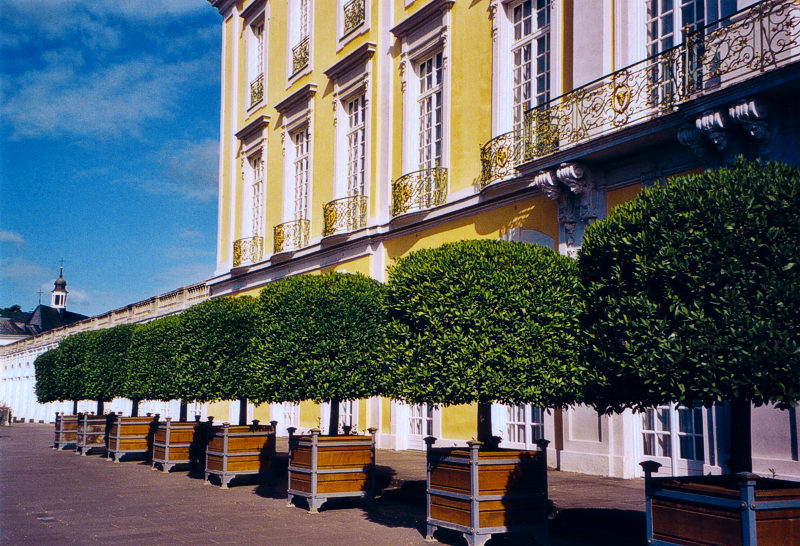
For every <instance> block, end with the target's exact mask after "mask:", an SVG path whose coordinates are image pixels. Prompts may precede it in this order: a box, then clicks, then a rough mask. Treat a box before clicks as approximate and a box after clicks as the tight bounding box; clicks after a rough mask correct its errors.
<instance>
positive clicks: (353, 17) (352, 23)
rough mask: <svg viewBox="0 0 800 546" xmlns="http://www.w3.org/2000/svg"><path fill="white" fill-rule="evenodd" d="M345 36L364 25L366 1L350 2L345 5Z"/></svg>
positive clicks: (355, 0) (353, 0) (352, 0)
mask: <svg viewBox="0 0 800 546" xmlns="http://www.w3.org/2000/svg"><path fill="white" fill-rule="evenodd" d="M343 10H344V28H343V29H342V30H343V34H344V35H345V36H347V35H348V34H350V33H351V32H353V31H354V30H355V29H357V28H358V27H360V26H361V25H363V24H364V0H350V2H347V3H346V4H345V5H344V8H343Z"/></svg>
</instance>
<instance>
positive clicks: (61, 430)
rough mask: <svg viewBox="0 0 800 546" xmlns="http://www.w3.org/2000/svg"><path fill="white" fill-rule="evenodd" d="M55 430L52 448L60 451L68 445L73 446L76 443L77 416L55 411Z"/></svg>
mask: <svg viewBox="0 0 800 546" xmlns="http://www.w3.org/2000/svg"><path fill="white" fill-rule="evenodd" d="M55 432H56V437H55V440H54V441H53V449H58V450H59V451H60V450H62V449H64V448H66V447H68V446H70V447H75V446H76V445H77V443H78V416H77V415H66V414H64V413H59V412H56V425H55Z"/></svg>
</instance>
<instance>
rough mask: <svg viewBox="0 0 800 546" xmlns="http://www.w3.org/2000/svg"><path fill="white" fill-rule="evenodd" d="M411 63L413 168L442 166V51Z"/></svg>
mask: <svg viewBox="0 0 800 546" xmlns="http://www.w3.org/2000/svg"><path fill="white" fill-rule="evenodd" d="M415 65H416V66H415V68H416V76H417V80H418V93H417V113H418V114H417V168H416V169H415V170H422V169H432V168H434V167H440V166H442V165H443V161H442V158H443V155H444V147H445V145H444V140H443V139H444V126H445V118H444V115H445V114H444V52H443V51H441V50H439V51H434V52H433V53H431V54H430V55H428V56H426V57H425V58H424V59H420V60H418V61H417V62H416V63H415ZM437 129H438V131H437ZM437 133H438V137H437ZM437 144H438V148H437Z"/></svg>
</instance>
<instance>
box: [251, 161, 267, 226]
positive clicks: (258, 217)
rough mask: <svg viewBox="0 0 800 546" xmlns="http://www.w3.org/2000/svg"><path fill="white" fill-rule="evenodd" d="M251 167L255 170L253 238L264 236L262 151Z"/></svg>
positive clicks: (252, 189) (253, 185)
mask: <svg viewBox="0 0 800 546" xmlns="http://www.w3.org/2000/svg"><path fill="white" fill-rule="evenodd" d="M250 166H251V168H252V170H253V184H252V188H251V191H252V196H253V203H252V207H253V212H252V226H251V233H252V234H253V236H258V235H261V234H262V231H263V228H262V226H263V224H264V161H263V160H262V159H261V152H260V151H259V152H258V154H257V155H256V156H255V157H254V158H252V159H251V160H250Z"/></svg>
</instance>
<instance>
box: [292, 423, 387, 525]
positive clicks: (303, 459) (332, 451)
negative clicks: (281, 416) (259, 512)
mask: <svg viewBox="0 0 800 546" xmlns="http://www.w3.org/2000/svg"><path fill="white" fill-rule="evenodd" d="M376 430H377V429H374V428H371V429H369V432H370V435H369V436H320V431H319V430H318V429H313V430H312V431H311V434H308V435H302V436H295V435H294V434H293V432H294V430H293V429H289V433H290V436H289V485H288V504H287V505H288V506H292V500H293V499H294V497H304V498H305V499H307V500H308V507H309V511H310V512H311V513H317V512H318V511H319V508H320V507H321V506H322V505H323V504H324V503H325V502H326V501H327V500H328V499H329V498H335V497H367V498H371V497H372V495H373V493H374V474H375V432H376Z"/></svg>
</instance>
